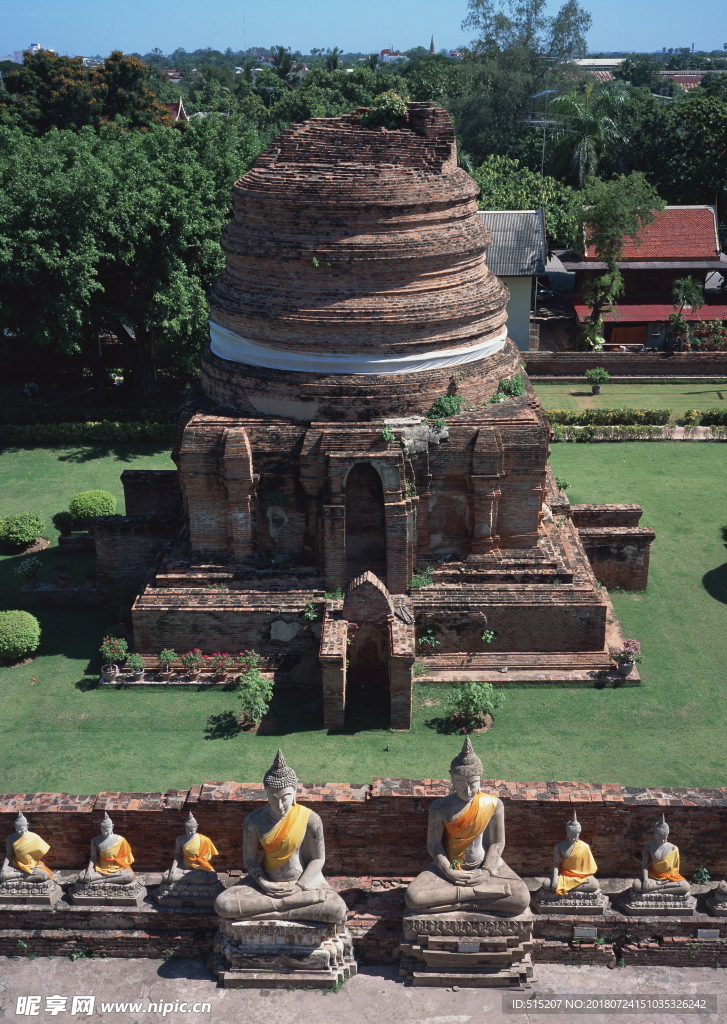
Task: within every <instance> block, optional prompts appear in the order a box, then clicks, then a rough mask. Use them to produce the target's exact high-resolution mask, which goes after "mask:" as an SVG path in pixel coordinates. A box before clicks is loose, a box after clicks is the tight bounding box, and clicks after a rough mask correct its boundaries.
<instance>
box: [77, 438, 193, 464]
mask: <svg viewBox="0 0 727 1024" xmlns="http://www.w3.org/2000/svg"><path fill="white" fill-rule="evenodd" d="M170 448H171V444H168V443H166V442H164V443H161V442H159V443H153V444H145V443H142V444H130V445H114V444H94V445H90V444H89V445H83V446H81V445H79V446H78V447H77V448H74V449H72V450H69V451H68V452H67V453H66V454H65V455H59V456H58V461H59V462H93V460H94V459H109V458H111V457H112V456H113V458H114V459H115V460H116V462H133V461H134V459H138V458H144V457H146V456H149V455H162V454H163V453H164V452H169V451H170ZM170 462H171V458H170ZM169 468H170V469H172V468H173V466H171V465H170V467H169Z"/></svg>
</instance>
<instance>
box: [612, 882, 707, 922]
mask: <svg viewBox="0 0 727 1024" xmlns="http://www.w3.org/2000/svg"><path fill="white" fill-rule="evenodd" d="M696 907H697V901H696V899H695V897H694V896H692V895H691V894H684V895H681V894H678V893H671V892H658V891H657V892H653V891H652V892H637V891H636V890H635V889H632V888H629V889H626V890H625V891H624V892H622V893H621V895H620V896H619V898H618V909H619V910H620V911H621V913H622V914H626V915H628V916H629V917H692V916H693V915H694V911H695V910H696Z"/></svg>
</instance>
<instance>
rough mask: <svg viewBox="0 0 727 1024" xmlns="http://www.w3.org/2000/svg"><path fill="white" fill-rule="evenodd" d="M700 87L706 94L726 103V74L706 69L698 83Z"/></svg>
mask: <svg viewBox="0 0 727 1024" xmlns="http://www.w3.org/2000/svg"><path fill="white" fill-rule="evenodd" d="M700 89H701V90H702V91H703V93H704V94H705V95H706V96H712V97H714V98H715V99H718V100H722V102H723V103H727V75H725V74H722V75H718V74H716V73H715V72H714V71H708V72H707V74H706V75H705V76H704V78H703V79H702V81H701V83H700Z"/></svg>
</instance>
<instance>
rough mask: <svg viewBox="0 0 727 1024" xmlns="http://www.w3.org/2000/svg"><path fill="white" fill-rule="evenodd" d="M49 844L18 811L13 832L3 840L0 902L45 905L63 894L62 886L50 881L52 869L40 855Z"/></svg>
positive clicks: (53, 902) (45, 850) (43, 855)
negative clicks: (32, 830) (3, 851)
mask: <svg viewBox="0 0 727 1024" xmlns="http://www.w3.org/2000/svg"><path fill="white" fill-rule="evenodd" d="M49 850H50V846H49V844H48V843H46V841H45V840H44V839H42V838H41V837H40V836H39V835H38V834H37V833H36V832H31V831H30V828H29V826H28V820H27V818H26V817H25V815H24V814H23V813H22V811H21V812H20V814H18V816H17V818H16V819H15V832H13V833H12V835H9V836H8V838H7V840H6V842H5V859H4V860H3V865H2V868H0V904H3V903H5V904H7V903H17V904H34V905H37V904H44V905H45V906H53V904H55V903H57V901H58V900H59V899H60V898H61V896H62V890H61V887H60V886H59V885H58V883H57V882H55V881H54V880H53V872H52V871H51V869H50V868H49V867H48V866H47V865H46V864H44V863H43V860H42V858H43V857H45V855H46V854H47V853H48V851H49Z"/></svg>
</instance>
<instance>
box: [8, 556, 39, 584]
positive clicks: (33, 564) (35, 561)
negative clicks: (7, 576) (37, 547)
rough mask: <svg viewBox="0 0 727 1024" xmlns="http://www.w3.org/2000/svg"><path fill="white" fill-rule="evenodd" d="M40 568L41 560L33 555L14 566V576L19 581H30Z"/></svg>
mask: <svg viewBox="0 0 727 1024" xmlns="http://www.w3.org/2000/svg"><path fill="white" fill-rule="evenodd" d="M42 568H43V563H42V562H41V560H40V559H39V558H36V557H35V555H31V556H30V558H24V559H23V560H22V562H18V564H17V565H16V566H15V575H16V576H17V577H18V579H19V580H32V579H33V577H34V576H37V575H38V573H39V572H40V570H41V569H42Z"/></svg>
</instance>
